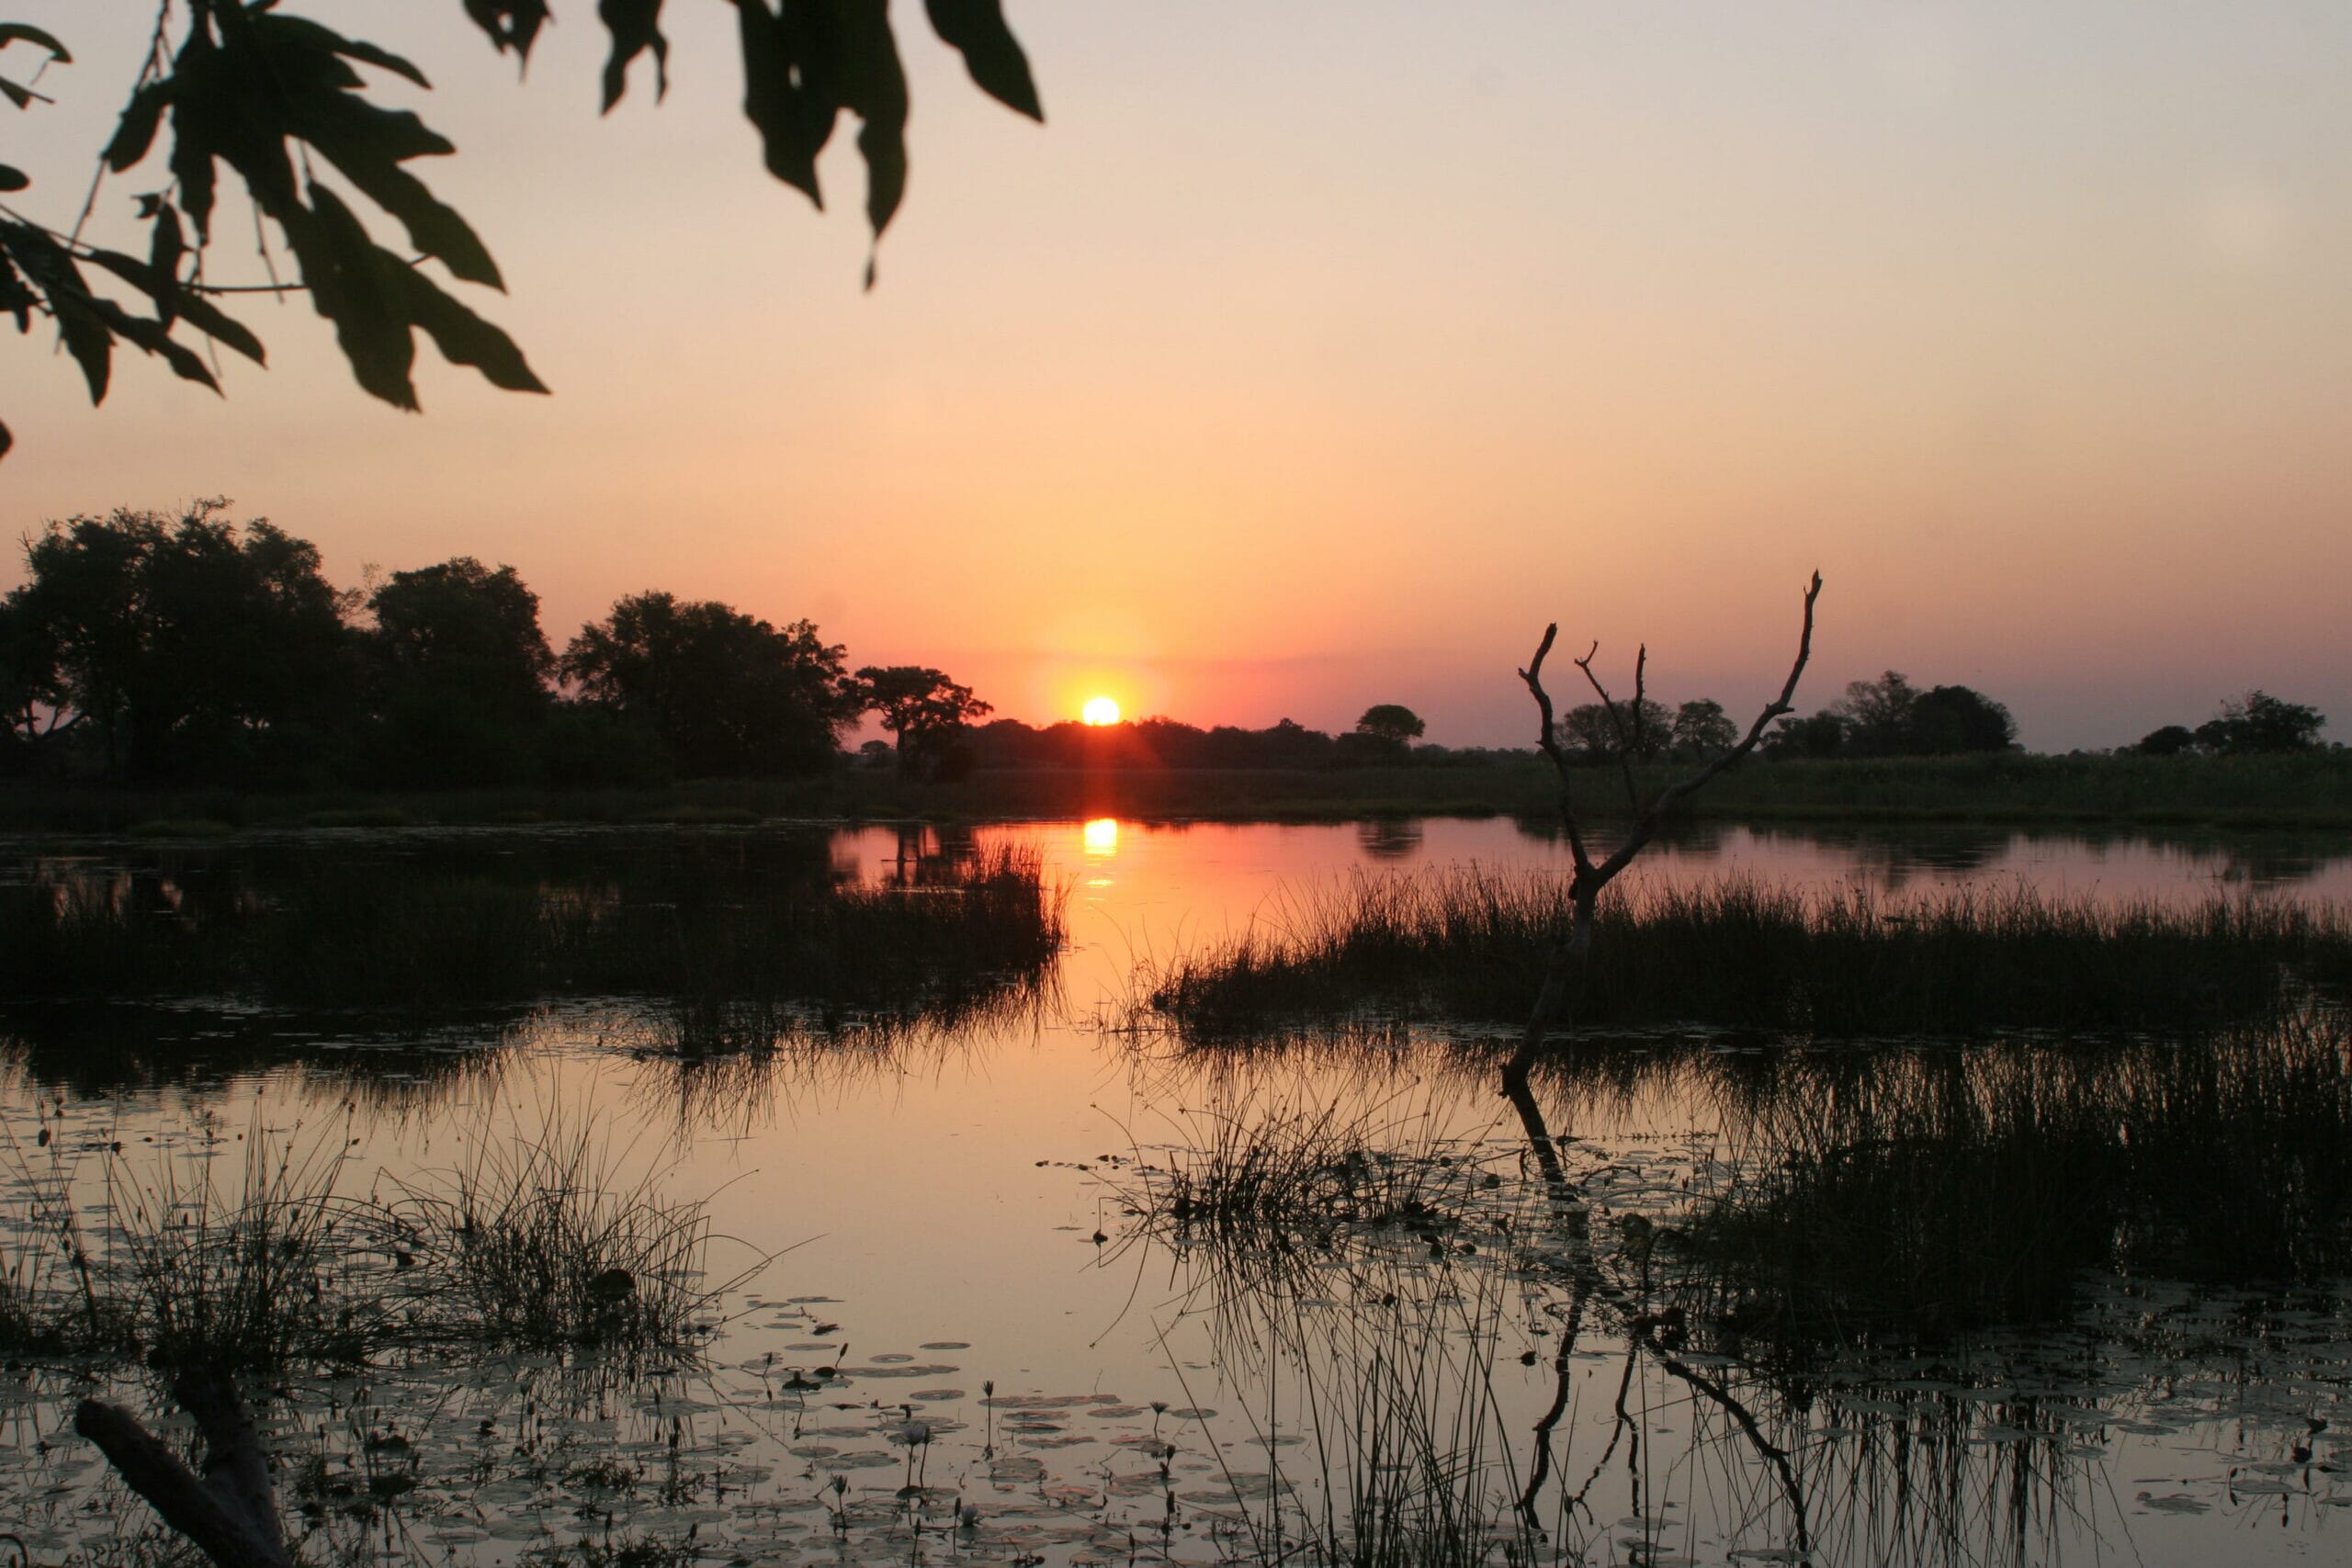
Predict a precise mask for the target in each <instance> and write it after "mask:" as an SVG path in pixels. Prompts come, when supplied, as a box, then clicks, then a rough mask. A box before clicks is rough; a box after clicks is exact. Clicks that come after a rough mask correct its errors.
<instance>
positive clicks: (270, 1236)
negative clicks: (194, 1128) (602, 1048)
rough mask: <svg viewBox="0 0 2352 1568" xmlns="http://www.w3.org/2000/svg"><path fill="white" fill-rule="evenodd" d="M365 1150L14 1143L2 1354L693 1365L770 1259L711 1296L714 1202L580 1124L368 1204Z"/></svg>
mask: <svg viewBox="0 0 2352 1568" xmlns="http://www.w3.org/2000/svg"><path fill="white" fill-rule="evenodd" d="M46 1125H47V1123H46V1122H45V1127H46ZM350 1143H351V1140H350V1138H349V1137H348V1135H347V1128H345V1129H338V1131H337V1132H336V1133H335V1134H334V1135H333V1136H331V1137H319V1136H315V1135H312V1136H308V1137H305V1136H303V1135H302V1134H300V1133H299V1132H298V1133H297V1134H290V1135H288V1136H284V1137H281V1136H278V1135H276V1134H269V1133H266V1132H265V1131H264V1130H263V1129H262V1128H261V1127H260V1126H259V1125H258V1123H256V1125H255V1126H254V1127H253V1128H251V1129H249V1130H248V1131H247V1132H246V1133H244V1134H223V1133H221V1132H220V1130H219V1129H218V1128H216V1127H214V1126H212V1125H211V1124H210V1123H209V1122H207V1123H206V1124H205V1125H204V1126H203V1127H202V1128H201V1129H200V1130H199V1133H198V1134H197V1135H195V1136H193V1137H192V1138H191V1139H190V1140H189V1143H188V1145H187V1147H186V1148H184V1149H175V1150H173V1151H172V1152H170V1153H167V1154H164V1155H162V1156H160V1157H159V1158H158V1159H157V1160H156V1161H155V1162H154V1163H153V1165H152V1166H149V1167H145V1168H139V1167H134V1165H133V1163H132V1162H131V1161H130V1159H128V1158H126V1157H125V1156H124V1155H123V1154H122V1152H121V1151H120V1149H119V1147H113V1146H107V1145H101V1146H100V1147H98V1148H97V1149H96V1150H95V1151H94V1150H90V1149H88V1148H84V1149H81V1150H78V1151H76V1152H75V1153H74V1155H73V1156H71V1157H68V1156H64V1155H62V1154H61V1153H58V1152H56V1151H58V1150H59V1149H60V1148H61V1141H60V1140H56V1139H51V1140H43V1141H42V1142H41V1143H40V1145H39V1146H38V1149H37V1150H30V1151H28V1150H27V1149H25V1148H23V1147H22V1146H17V1148H16V1149H15V1151H14V1152H15V1166H16V1170H15V1179H12V1180H11V1181H9V1182H8V1183H7V1184H6V1186H7V1190H6V1194H5V1207H0V1238H6V1248H5V1249H4V1250H0V1262H4V1263H5V1264H6V1276H5V1278H0V1349H5V1350H6V1351H8V1352H11V1353H60V1354H66V1353H70V1354H86V1355H93V1356H97V1357H101V1358H109V1357H111V1358H121V1357H139V1358H142V1359H145V1360H146V1361H147V1362H148V1363H149V1364H150V1365H153V1366H158V1367H161V1366H195V1365H208V1366H214V1367H222V1368H246V1369H254V1370H262V1371H273V1370H277V1369H282V1368H287V1367H290V1366H297V1365H305V1364H311V1365H321V1364H366V1363H369V1362H374V1361H378V1360H380V1359H383V1358H386V1357H388V1356H411V1357H413V1356H419V1355H436V1356H437V1355H447V1354H448V1353H451V1352H453V1351H456V1350H458V1349H461V1348H467V1347H474V1348H488V1347H509V1348H530V1349H540V1350H559V1351H582V1352H587V1351H601V1352H606V1353H614V1354H625V1355H626V1354H641V1353H649V1352H655V1351H671V1350H680V1349H686V1348H692V1347H694V1346H695V1345H698V1344H700V1343H701V1342H703V1341H704V1340H705V1339H706V1338H707V1337H708V1335H709V1333H710V1332H711V1330H712V1329H713V1328H715V1327H716V1326H717V1312H718V1303H719V1302H720V1300H721V1299H722V1298H723V1297H724V1296H725V1295H726V1294H727V1293H728V1292H730V1291H733V1290H735V1289H737V1288H738V1287H740V1286H741V1284H743V1283H746V1282H748V1281H749V1280H751V1279H752V1278H753V1277H754V1276H756V1275H757V1274H758V1273H759V1272H760V1270H761V1269H764V1268H765V1267H766V1265H767V1263H768V1262H769V1261H770V1259H768V1258H755V1259H753V1260H752V1262H751V1264H750V1266H749V1267H748V1268H747V1269H744V1270H742V1271H741V1272H740V1273H739V1274H737V1275H736V1276H735V1277H734V1278H731V1279H725V1280H713V1279H710V1278H709V1277H708V1276H707V1270H706V1267H705V1266H706V1263H707V1259H708V1258H709V1255H710V1252H711V1248H712V1245H713V1242H714V1240H715V1239H716V1238H714V1237H713V1235H712V1234H711V1230H710V1225H709V1221H708V1218H707V1212H706V1208H705V1205H704V1204H703V1203H702V1202H701V1201H696V1200H682V1199H676V1198H673V1197H670V1196H667V1195H666V1194H665V1193H664V1192H663V1191H662V1187H661V1181H660V1179H661V1177H662V1169H661V1168H650V1169H646V1170H643V1171H642V1172H641V1173H640V1174H638V1175H636V1176H634V1177H629V1176H626V1175H624V1171H625V1170H626V1169H627V1168H628V1164H629V1159H628V1151H627V1150H625V1149H616V1148H615V1147H614V1146H613V1145H611V1144H610V1142H609V1141H608V1140H607V1139H606V1138H605V1136H604V1135H603V1134H602V1133H601V1132H600V1131H599V1129H598V1127H597V1125H596V1123H595V1122H594V1121H593V1120H590V1119H587V1118H584V1117H583V1118H578V1119H568V1118H566V1117H563V1116H561V1115H558V1114H552V1113H551V1114H549V1115H548V1118H547V1119H546V1122H545V1123H544V1125H543V1126H542V1127H541V1128H540V1129H539V1130H538V1131H537V1133H536V1134H528V1135H526V1134H512V1135H508V1136H502V1137H492V1136H488V1135H485V1136H483V1137H481V1138H480V1139H479V1140H477V1142H476V1143H475V1145H474V1154H473V1157H472V1158H471V1159H470V1160H469V1162H468V1163H467V1164H465V1165H464V1166H463V1167H461V1168H458V1169H457V1170H455V1171H451V1172H447V1173H444V1174H443V1175H440V1176H437V1177H434V1178H430V1179H422V1180H418V1181H413V1182H405V1183H403V1182H391V1181H379V1182H378V1183H377V1184H376V1186H374V1187H373V1188H371V1189H370V1190H365V1191H360V1190H354V1188H353V1185H352V1183H351V1181H350V1179H349V1178H350V1173H351V1169H352V1167H353V1164H354V1158H353V1156H351V1155H350V1154H349V1153H348V1152H347V1151H348V1146H349V1145H350ZM85 1159H96V1160H99V1161H101V1162H102V1166H101V1169H100V1170H99V1171H98V1172H97V1173H96V1174H95V1175H93V1174H91V1173H87V1172H85V1171H84V1170H83V1169H82V1168H81V1166H82V1162H83V1161H84V1160H85ZM93 1183H95V1190H93ZM94 1200H96V1201H94Z"/></svg>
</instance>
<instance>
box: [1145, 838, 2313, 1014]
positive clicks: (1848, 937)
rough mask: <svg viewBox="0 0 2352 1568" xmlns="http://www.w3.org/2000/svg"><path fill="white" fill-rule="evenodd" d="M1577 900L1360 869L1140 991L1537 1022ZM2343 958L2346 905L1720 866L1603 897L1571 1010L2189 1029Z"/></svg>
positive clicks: (1521, 879)
mask: <svg viewBox="0 0 2352 1568" xmlns="http://www.w3.org/2000/svg"><path fill="white" fill-rule="evenodd" d="M1567 916H1568V908H1567V902H1566V880H1565V879H1564V878H1561V877H1558V876H1555V875H1552V874H1545V873H1542V872H1532V871H1526V872H1502V871H1493V870H1487V869H1480V868H1476V867H1471V868H1456V869H1453V870H1449V871H1445V872H1438V873H1426V874H1374V873H1363V874H1357V875H1355V876H1353V877H1351V878H1350V879H1348V880H1346V881H1344V882H1341V883H1339V884H1336V885H1334V886H1329V887H1326V888H1323V889H1321V890H1319V891H1315V892H1310V893H1305V894H1301V895H1297V896H1295V897H1294V899H1293V901H1292V902H1291V903H1290V904H1289V905H1288V906H1287V907H1286V908H1284V910H1283V913H1282V914H1281V915H1280V916H1279V917H1277V918H1276V919H1273V920H1272V921H1270V922H1264V923H1263V924H1264V929H1260V930H1254V931H1250V932H1249V933H1247V934H1245V935H1244V936H1242V937H1240V938H1238V939H1237V940H1235V941H1233V942H1227V943H1226V944H1224V945H1222V946H1220V947H1216V948H1214V949H1211V950H1208V951H1204V952H1201V953H1190V954H1184V955H1180V956H1179V957H1178V958H1176V959H1175V960H1173V961H1172V962H1170V963H1169V964H1166V965H1164V966H1163V967H1161V968H1160V969H1159V971H1158V972H1157V973H1155V974H1154V975H1153V976H1150V977H1149V978H1150V981H1151V983H1150V985H1149V986H1148V1008H1149V1009H1151V1010H1156V1011H1157V1012H1158V1013H1159V1015H1161V1016H1163V1017H1165V1018H1166V1019H1168V1020H1169V1021H1171V1022H1172V1023H1173V1024H1174V1025H1175V1026H1176V1027H1177V1028H1179V1029H1180V1030H1182V1031H1183V1032H1185V1033H1186V1034H1187V1035H1188V1036H1190V1037H1195V1038H1202V1039H1214V1038H1216V1037H1219V1036H1225V1035H1231V1034H1235V1033H1247V1032H1252V1031H1262V1030H1264V1029H1266V1028H1269V1027H1278V1026H1281V1025H1283V1024H1285V1023H1296V1022H1301V1021H1306V1022H1310V1023H1311V1022H1315V1021H1330V1020H1336V1019H1342V1018H1346V1017H1349V1016H1363V1015H1364V1014H1367V1013H1369V1014H1374V1015H1387V1016H1395V1017H1405V1018H1414V1017H1424V1018H1442V1019H1450V1020H1463V1021H1513V1022H1517V1021H1523V1020H1524V1019H1525V1018H1526V1016H1527V1013H1528V1010H1529V1009H1530V1008H1531V1006H1532V1003H1533V1001H1534V997H1535V990H1536V987H1537V982H1538V980H1539V979H1540V977H1541V976H1542V975H1543V973H1544V964H1545V961H1546V955H1547V953H1548V951H1549V948H1550V946H1551V945H1552V944H1553V943H1554V942H1555V941H1556V940H1557V934H1558V933H1559V932H1560V931H1562V930H1564V929H1565V927H1566V919H1567ZM2347 975H2352V925H2347V923H2346V920H2345V919H2344V918H2343V916H2342V915H2341V914H2340V913H2339V912H2337V911H2335V910H2334V909H2333V908H2313V907H2311V906H2306V905H2299V904H2291V903H2279V902H2261V901H2230V900H2222V899H2216V900H2213V901H2211V902H2210V903H2207V904H2203V905H2199V906H2195V907H2192V908H2167V907H2165V906H2162V905H2158V904H2154V903H2145V902H2142V903H2121V904H2118V903H2111V902H2102V901H2098V900H2094V899H2087V898H2086V899H2064V898H2059V897H2052V896H2048V895H2044V894H2041V893H2039V892H2036V891H2034V890H2032V889H2030V888H2027V887H2023V886H2019V887H2016V888H2011V889H1985V888H1961V889H1955V890H1951V891H1947V892H1940V893H1935V894H1929V895H1924V896H1921V897H1914V898H1908V899H1902V900H1894V899H1889V898H1885V897H1881V896H1879V895H1876V894H1874V893H1871V892H1870V891H1869V890H1867V889H1863V888H1859V887H1846V888H1830V889H1819V890H1812V891H1807V890H1804V889H1800V888H1795V887H1770V886H1763V885H1760V884H1758V883H1754V882H1748V881H1726V882H1721V883H1716V884H1713V885H1709V886H1695V887H1694V886H1650V887H1647V888H1635V889H1634V890H1633V891H1632V892H1631V894H1630V895H1629V896H1628V897H1625V898H1623V899H1617V900H1613V901H1607V902H1604V904H1603V906H1602V908H1601V911H1600V926H1599V930H1598V931H1597V932H1596V934H1595V936H1594V938H1593V943H1592V953H1591V958H1590V960H1589V965H1588V967H1587V968H1586V970H1585V971H1584V972H1583V974H1582V976H1581V977H1580V981H1579V991H1578V996H1577V1017H1578V1019H1579V1021H1582V1022H1585V1023H1589V1024H1594V1025H1600V1026H1603V1027H1606V1026H1610V1025H1645V1024H1647V1025H1657V1024H1677V1023H1681V1024H1707V1025H1715V1026H1722V1027H1729V1028H1741V1029H1756V1030H1770V1031H1776V1032H1787V1031H1795V1032H1812V1033H1817V1034H1835V1035H1854V1034H1916V1033H1939V1034H1940V1033H1968V1032H1975V1031H1980V1030H1985V1029H1989V1028H1999V1027H2024V1028H2035V1029H2162V1030H2182V1029H2189V1028H2195V1027H2205V1026H2211V1025H2216V1024H2220V1023H2223V1022H2227V1021H2233V1020H2242V1019H2245V1018H2250V1017H2259V1016H2264V1015H2266V1014H2269V1013H2273V1012H2277V1011H2280V1010H2285V1009H2287V1008H2289V1007H2290V1006H2292V1005H2293V1004H2294V1002H2295V1001H2296V999H2297V998H2299V996H2300V995H2301V986H2300V985H2299V983H2298V976H2301V977H2303V978H2304V979H2308V980H2316V981H2320V982H2323V983H2339V982H2341V981H2342V980H2343V979H2344V978H2345V977H2346V976H2347Z"/></svg>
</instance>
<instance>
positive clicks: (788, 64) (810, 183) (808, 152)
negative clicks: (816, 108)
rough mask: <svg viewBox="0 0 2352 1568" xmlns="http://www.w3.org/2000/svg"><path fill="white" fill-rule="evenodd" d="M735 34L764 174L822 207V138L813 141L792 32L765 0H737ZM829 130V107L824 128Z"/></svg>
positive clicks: (745, 104) (745, 111)
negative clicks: (819, 164) (819, 161)
mask: <svg viewBox="0 0 2352 1568" xmlns="http://www.w3.org/2000/svg"><path fill="white" fill-rule="evenodd" d="M735 17H736V34H737V38H738V39H739V40H740V41H741V45H742V50H743V118H746V119H748V120H750V121H751V122H752V127H753V129H755V130H758V131H759V133H760V147H761V154H762V159H763V162H764V163H765V164H767V170H768V173H770V174H772V175H775V177H776V178H777V179H780V180H782V181H783V182H784V183H785V184H786V185H788V186H792V187H793V189H795V190H797V191H799V192H801V193H802V194H803V195H805V196H807V197H808V198H809V200H810V201H812V202H814V203H815V204H816V205H817V208H818V209H819V210H820V211H821V210H823V209H824V206H825V197H824V193H823V192H822V191H820V189H818V187H817V151H818V149H819V148H820V147H821V146H822V145H823V144H824V139H823V137H812V136H811V135H810V126H811V124H812V120H813V116H812V114H811V113H810V112H809V109H808V108H807V107H805V106H804V104H803V102H802V99H803V98H804V97H805V96H807V95H806V93H805V91H804V88H803V85H802V84H801V83H800V82H798V81H796V79H795V78H796V75H797V70H796V68H797V65H798V64H799V61H798V57H797V51H796V50H795V49H794V47H793V37H792V33H791V31H789V30H787V29H786V26H785V24H784V22H783V20H782V19H781V18H780V17H777V16H776V14H775V12H773V11H771V10H769V9H768V6H767V0H735ZM831 129H832V112H831V107H830V106H828V107H827V108H826V111H825V114H824V130H826V131H827V132H828V133H830V132H831Z"/></svg>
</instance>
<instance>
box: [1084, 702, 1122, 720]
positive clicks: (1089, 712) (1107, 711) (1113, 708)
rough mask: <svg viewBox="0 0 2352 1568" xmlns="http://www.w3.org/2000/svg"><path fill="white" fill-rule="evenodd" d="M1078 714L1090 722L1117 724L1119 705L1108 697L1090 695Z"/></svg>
mask: <svg viewBox="0 0 2352 1568" xmlns="http://www.w3.org/2000/svg"><path fill="white" fill-rule="evenodd" d="M1078 716H1079V717H1080V718H1082V719H1084V720H1085V721H1086V722H1087V723H1089V724H1116V723H1118V722H1119V705H1118V704H1117V703H1115V702H1113V701H1112V700H1111V699H1110V698H1108V697H1089V698H1087V699H1086V705H1085V706H1084V707H1082V708H1080V709H1079V710H1078Z"/></svg>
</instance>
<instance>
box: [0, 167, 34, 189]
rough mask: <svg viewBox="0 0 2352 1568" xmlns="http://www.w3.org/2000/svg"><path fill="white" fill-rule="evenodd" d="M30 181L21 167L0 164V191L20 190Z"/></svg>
mask: <svg viewBox="0 0 2352 1568" xmlns="http://www.w3.org/2000/svg"><path fill="white" fill-rule="evenodd" d="M32 183H33V182H32V181H31V179H30V178H28V176H27V175H26V174H25V172H24V171H23V170H22V169H16V168H11V167H9V166H8V165H7V164H0V191H12V190H22V189H24V188H25V187H26V186H28V185H30V184H32Z"/></svg>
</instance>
